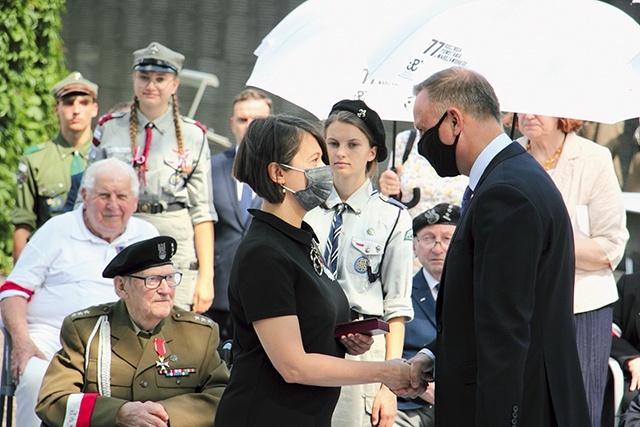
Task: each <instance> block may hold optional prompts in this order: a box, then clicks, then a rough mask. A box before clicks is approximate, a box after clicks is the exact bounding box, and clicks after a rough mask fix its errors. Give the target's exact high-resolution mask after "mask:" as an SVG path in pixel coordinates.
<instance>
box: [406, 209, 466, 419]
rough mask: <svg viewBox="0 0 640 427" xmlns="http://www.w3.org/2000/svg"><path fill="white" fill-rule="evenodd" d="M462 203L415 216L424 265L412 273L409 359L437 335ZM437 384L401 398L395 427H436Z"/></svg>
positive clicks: (417, 251)
mask: <svg viewBox="0 0 640 427" xmlns="http://www.w3.org/2000/svg"><path fill="white" fill-rule="evenodd" d="M459 219H460V206H456V205H451V204H449V203H440V204H438V205H436V206H434V207H433V208H431V209H427V210H426V211H424V212H422V213H421V214H419V215H417V216H416V217H415V218H414V219H413V254H414V255H415V256H416V258H417V259H418V261H420V265H421V266H422V268H421V269H420V271H418V272H417V273H416V275H415V276H413V286H412V289H411V302H412V303H413V313H414V318H413V320H412V321H411V322H409V323H407V324H406V326H405V334H404V349H403V352H402V357H403V358H405V359H410V358H411V357H413V356H414V355H415V354H416V353H417V352H418V351H420V350H421V349H423V348H424V347H425V346H426V345H427V344H429V343H430V342H431V341H433V340H434V339H435V338H436V299H437V297H438V290H439V288H440V276H441V275H442V267H443V266H444V258H445V256H446V254H447V249H449V243H451V238H452V236H453V233H454V231H456V224H458V220H459ZM434 389H435V383H431V384H429V387H428V388H427V389H426V390H425V391H424V393H422V394H421V395H420V396H418V397H416V398H415V399H404V398H400V397H399V398H398V414H397V415H396V421H395V427H433V426H434V425H435V419H434V406H433V405H434V403H435V396H434Z"/></svg>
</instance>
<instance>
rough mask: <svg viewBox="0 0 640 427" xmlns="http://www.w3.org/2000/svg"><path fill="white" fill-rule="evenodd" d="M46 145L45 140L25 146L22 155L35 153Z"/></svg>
mask: <svg viewBox="0 0 640 427" xmlns="http://www.w3.org/2000/svg"><path fill="white" fill-rule="evenodd" d="M46 146H47V143H46V142H41V143H39V144H35V145H31V146H30V147H27V149H26V150H24V153H23V154H24V155H25V156H26V155H28V154H33V153H37V152H38V151H40V150H42V149H44V147H46Z"/></svg>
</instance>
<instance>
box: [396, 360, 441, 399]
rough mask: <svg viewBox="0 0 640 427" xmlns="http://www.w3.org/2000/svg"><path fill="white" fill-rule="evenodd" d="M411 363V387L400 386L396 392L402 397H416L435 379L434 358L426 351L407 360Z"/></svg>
mask: <svg viewBox="0 0 640 427" xmlns="http://www.w3.org/2000/svg"><path fill="white" fill-rule="evenodd" d="M407 363H409V364H410V365H411V384H410V387H406V388H403V387H398V388H397V389H395V390H394V389H393V388H391V390H394V393H395V394H396V395H398V396H400V397H405V398H409V399H415V398H416V397H418V396H420V395H421V394H422V393H424V391H425V390H426V389H427V386H428V385H429V381H433V360H432V359H431V358H430V357H429V356H428V355H426V354H424V353H418V354H416V355H415V356H413V357H412V358H411V359H409V360H408V361H407Z"/></svg>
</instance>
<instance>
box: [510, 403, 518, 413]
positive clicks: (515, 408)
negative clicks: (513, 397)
mask: <svg viewBox="0 0 640 427" xmlns="http://www.w3.org/2000/svg"><path fill="white" fill-rule="evenodd" d="M511 409H512V410H513V412H514V413H517V412H518V405H514V407H513V408H511Z"/></svg>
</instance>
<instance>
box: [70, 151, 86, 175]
mask: <svg viewBox="0 0 640 427" xmlns="http://www.w3.org/2000/svg"><path fill="white" fill-rule="evenodd" d="M84 166H85V163H84V159H83V158H82V155H81V154H80V152H78V150H75V151H74V152H73V159H71V175H76V174H79V173H81V172H82V171H84Z"/></svg>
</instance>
